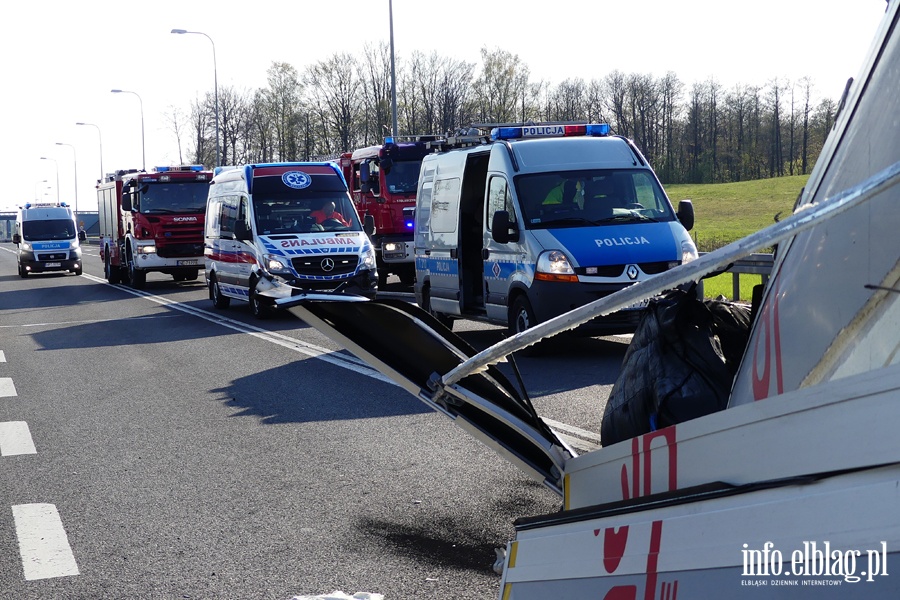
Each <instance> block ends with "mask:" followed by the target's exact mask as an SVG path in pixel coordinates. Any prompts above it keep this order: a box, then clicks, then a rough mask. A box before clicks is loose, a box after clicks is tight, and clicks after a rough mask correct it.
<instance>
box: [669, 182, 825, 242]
mask: <svg viewBox="0 0 900 600" xmlns="http://www.w3.org/2000/svg"><path fill="white" fill-rule="evenodd" d="M808 179H809V175H794V176H792V177H774V178H772V179H757V180H753V181H741V182H738V183H712V184H677V185H667V186H665V189H666V193H667V194H668V195H669V199H670V200H671V201H672V204H673V205H675V207H676V208H677V207H678V201H679V200H684V199H690V200H691V202H693V204H694V215H695V218H694V228H693V230H691V232H690V233H691V237H693V238H694V242H695V243H696V244H697V249H698V250H700V252H711V251H712V250H716V249H717V248H721V247H722V246H724V245H726V244H730V243H731V242H733V241H735V240H738V239H740V238H742V237H745V236H747V235H749V234H751V233H754V232H756V231H759V230H760V229H762V228H763V227H767V226H769V225H771V224H772V223H774V222H775V215H776V214H779V213H780V217H779V218H782V219H783V218H785V217H787V216H789V215H790V214H791V212H792V211H793V208H794V202H795V201H796V200H797V196H798V195H799V194H800V190H802V189H803V186H804V185H806V181H807V180H808Z"/></svg>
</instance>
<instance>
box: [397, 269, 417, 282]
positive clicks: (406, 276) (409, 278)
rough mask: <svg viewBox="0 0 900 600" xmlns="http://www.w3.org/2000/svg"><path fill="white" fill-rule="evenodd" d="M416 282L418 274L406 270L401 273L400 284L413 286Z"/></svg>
mask: <svg viewBox="0 0 900 600" xmlns="http://www.w3.org/2000/svg"><path fill="white" fill-rule="evenodd" d="M415 282H416V272H415V271H414V270H412V269H404V270H403V271H401V272H400V283H402V284H403V285H412V284H414V283H415Z"/></svg>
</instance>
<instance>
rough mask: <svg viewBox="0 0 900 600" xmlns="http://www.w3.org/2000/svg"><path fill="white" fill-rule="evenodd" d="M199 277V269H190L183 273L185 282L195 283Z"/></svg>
mask: <svg viewBox="0 0 900 600" xmlns="http://www.w3.org/2000/svg"><path fill="white" fill-rule="evenodd" d="M199 277H200V269H192V270H190V271H188V272H186V273H185V275H184V280H185V281H197V279H198V278H199Z"/></svg>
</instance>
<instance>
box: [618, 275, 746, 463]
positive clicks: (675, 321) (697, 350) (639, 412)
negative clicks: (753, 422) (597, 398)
mask: <svg viewBox="0 0 900 600" xmlns="http://www.w3.org/2000/svg"><path fill="white" fill-rule="evenodd" d="M749 335H750V309H749V307H746V306H743V305H740V304H735V303H732V302H725V301H720V300H702V301H701V300H699V299H698V298H697V295H696V293H695V290H694V288H691V289H688V290H684V289H677V290H673V291H671V292H668V293H667V294H666V295H665V296H663V297H661V298H655V299H652V300H651V301H650V304H649V306H648V308H647V311H646V313H645V315H644V317H643V318H642V319H641V322H640V324H639V325H638V328H637V331H636V332H635V334H634V338H633V339H632V341H631V345H630V346H629V347H628V351H627V352H626V353H625V359H624V360H623V362H622V372H621V373H620V375H619V378H618V379H617V380H616V383H615V385H613V389H612V393H610V396H609V400H608V401H607V404H606V409H605V411H604V413H603V421H602V423H601V427H600V440H601V443H602V444H603V445H604V446H609V445H610V444H614V443H616V442H620V441H622V440H626V439H629V438H632V437H634V436H637V435H641V434H644V433H648V432H650V431H654V430H656V429H661V428H663V427H668V426H669V425H673V424H675V423H682V422H684V421H687V420H689V419H695V418H697V417H700V416H703V415H707V414H710V413H713V412H716V411H719V410H722V409H724V408H725V407H726V405H727V404H728V396H729V394H730V392H731V385H732V383H733V381H734V376H735V373H736V372H737V368H738V363H739V362H740V360H741V357H742V356H743V353H744V349H745V348H746V346H747V342H748V339H749Z"/></svg>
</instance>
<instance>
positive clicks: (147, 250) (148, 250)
mask: <svg viewBox="0 0 900 600" xmlns="http://www.w3.org/2000/svg"><path fill="white" fill-rule="evenodd" d="M138 252H140V253H141V254H156V246H140V247H138Z"/></svg>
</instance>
